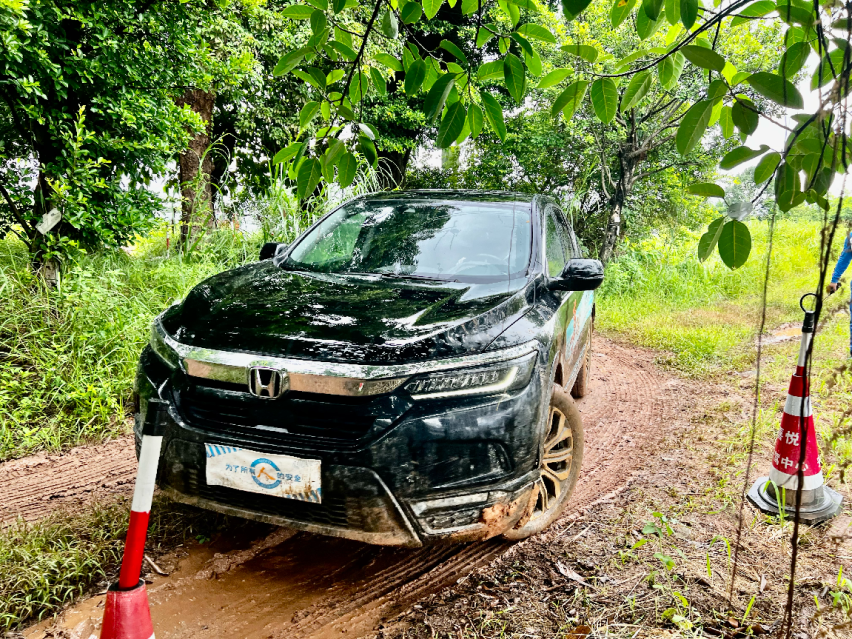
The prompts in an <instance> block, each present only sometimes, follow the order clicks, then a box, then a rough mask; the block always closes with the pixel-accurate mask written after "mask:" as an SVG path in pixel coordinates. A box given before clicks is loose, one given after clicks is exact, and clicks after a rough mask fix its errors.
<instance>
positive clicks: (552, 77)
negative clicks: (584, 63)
mask: <svg viewBox="0 0 852 639" xmlns="http://www.w3.org/2000/svg"><path fill="white" fill-rule="evenodd" d="M573 72H574V71H573V70H572V69H554V70H553V71H551V72H550V73H548V74H547V75H546V76H544V77H543V78H542V79H541V80H539V83H538V84H537V85H536V89H549V88H550V87H552V86H556V85H557V84H559V83H560V82H562V81H563V80H564V79H565V78H567V77H568V76H569V75H571V74H572V73H573Z"/></svg>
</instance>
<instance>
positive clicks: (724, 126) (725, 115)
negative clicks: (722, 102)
mask: <svg viewBox="0 0 852 639" xmlns="http://www.w3.org/2000/svg"><path fill="white" fill-rule="evenodd" d="M732 112H733V109H731V107H729V106H723V107H722V111H721V113H719V128H720V129H721V130H722V136H723V137H724V138H725V139H726V140H727V139H728V138H729V137H731V136H732V135H733V134H734V118H733V115H732Z"/></svg>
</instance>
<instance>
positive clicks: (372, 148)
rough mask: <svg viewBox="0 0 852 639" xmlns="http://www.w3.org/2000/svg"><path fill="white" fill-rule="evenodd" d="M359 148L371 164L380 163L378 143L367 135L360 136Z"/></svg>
mask: <svg viewBox="0 0 852 639" xmlns="http://www.w3.org/2000/svg"><path fill="white" fill-rule="evenodd" d="M358 150H359V151H361V153H362V154H363V155H364V158H366V160H367V163H368V164H370V166H376V164H378V162H379V154H378V153H377V152H376V145H375V144H373V141H372V140H371V139H370V138H368V137H367V136H366V135H359V136H358Z"/></svg>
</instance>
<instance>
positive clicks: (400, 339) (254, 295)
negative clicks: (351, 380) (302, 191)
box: [163, 260, 528, 363]
mask: <svg viewBox="0 0 852 639" xmlns="http://www.w3.org/2000/svg"><path fill="white" fill-rule="evenodd" d="M525 284H526V280H514V281H512V282H509V283H507V282H502V283H497V284H465V283H458V282H427V281H423V282H420V281H413V280H402V279H386V278H380V277H377V276H360V275H351V276H341V275H331V274H320V273H305V272H296V271H286V270H283V269H281V268H279V267H277V266H275V265H274V264H273V263H272V261H271V260H265V261H263V262H258V263H255V264H250V265H248V266H244V267H241V268H238V269H235V270H232V271H226V272H225V273H220V274H219V275H216V276H214V277H212V278H210V279H208V280H206V281H204V282H202V283H201V284H199V285H198V286H196V287H195V288H194V289H192V291H191V292H190V293H189V295H188V296H187V298H186V300H185V301H184V302H183V303H182V304H181V305H179V306H176V307H174V308H173V309H171V310H170V311H168V312H167V313H166V314H165V315H164V317H163V324H164V327H165V328H166V330H168V331H169V332H170V333H171V334H172V335H173V336H174V337H175V339H177V340H178V341H179V342H181V343H183V344H187V345H190V346H195V347H199V348H210V349H216V350H226V351H238V352H251V353H258V354H262V355H271V356H278V357H299V358H311V359H323V360H339V361H359V362H365V363H366V362H376V363H391V362H402V361H411V360H412V359H430V358H436V357H452V356H457V355H462V354H469V353H473V352H479V351H481V350H483V349H485V348H486V347H487V346H488V345H489V344H490V343H491V342H492V341H493V340H494V338H495V337H496V336H497V335H499V334H500V333H501V332H502V331H503V330H504V329H505V327H506V326H508V325H509V324H510V323H511V322H513V321H515V319H517V318H518V317H519V316H520V315H522V314H523V313H524V312H525V309H526V308H528V304H527V300H526V296H525V294H524V291H525V286H524V285H525Z"/></svg>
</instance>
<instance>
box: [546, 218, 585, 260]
mask: <svg viewBox="0 0 852 639" xmlns="http://www.w3.org/2000/svg"><path fill="white" fill-rule="evenodd" d="M553 214H554V216H555V217H556V219H557V221H558V223H559V224H558V230H557V232H558V233H559V238H560V240H561V241H562V249H563V250H564V251H565V257H566V259H568V260H570V259H572V258H575V257H583V256H582V255H581V254H580V247H579V246H577V238H576V237H575V236H574V230H573V229H572V228H571V224H570V223H569V222H568V220H566V219H565V214H564V213H563V212H562V211H561V210H559V209H558V208H556V207H553Z"/></svg>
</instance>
